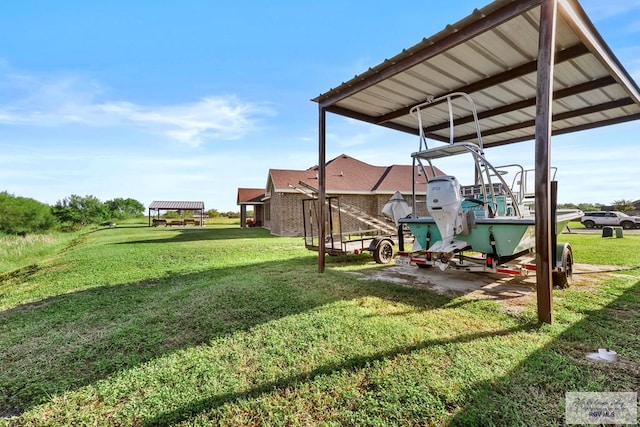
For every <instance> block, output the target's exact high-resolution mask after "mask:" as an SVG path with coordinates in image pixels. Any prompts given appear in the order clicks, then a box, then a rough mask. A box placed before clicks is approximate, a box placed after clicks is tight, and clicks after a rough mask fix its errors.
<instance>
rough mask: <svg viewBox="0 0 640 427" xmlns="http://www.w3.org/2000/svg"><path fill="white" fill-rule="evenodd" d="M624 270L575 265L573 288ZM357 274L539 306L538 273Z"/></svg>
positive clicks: (406, 269)
mask: <svg viewBox="0 0 640 427" xmlns="http://www.w3.org/2000/svg"><path fill="white" fill-rule="evenodd" d="M624 269H625V268H624V267H620V266H611V265H589V264H574V274H573V280H574V283H573V285H572V286H581V285H585V284H593V283H594V282H599V281H601V280H603V277H602V276H603V274H605V275H606V274H613V273H614V272H616V271H621V270H624ZM356 274H358V275H360V276H362V279H363V280H382V281H386V282H391V283H397V284H399V285H403V286H412V287H418V288H424V289H429V290H431V291H434V292H437V293H439V294H444V295H450V296H461V295H465V296H467V297H469V298H474V299H490V300H495V301H498V302H500V303H504V305H505V306H506V308H507V309H508V310H509V311H521V310H522V309H524V308H525V307H526V306H528V305H529V304H534V305H535V304H536V296H535V293H536V275H535V271H533V272H531V273H530V274H529V276H510V275H506V274H493V273H471V272H465V271H457V270H445V271H440V269H438V268H428V269H423V268H418V267H414V266H395V265H392V266H388V267H382V268H376V269H371V270H367V271H365V272H359V273H356Z"/></svg>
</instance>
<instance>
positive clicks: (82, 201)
mask: <svg viewBox="0 0 640 427" xmlns="http://www.w3.org/2000/svg"><path fill="white" fill-rule="evenodd" d="M52 211H53V214H54V215H55V216H56V217H57V218H58V220H60V222H61V223H64V224H67V225H70V226H72V227H77V226H85V225H89V224H99V223H100V222H102V221H104V220H105V219H106V216H107V210H106V208H105V205H104V203H102V202H101V201H100V199H98V198H97V197H95V196H91V195H87V196H84V197H81V196H78V195H76V194H72V195H71V196H69V197H65V198H64V199H62V200H58V201H57V202H56V204H55V206H54V207H53V209H52Z"/></svg>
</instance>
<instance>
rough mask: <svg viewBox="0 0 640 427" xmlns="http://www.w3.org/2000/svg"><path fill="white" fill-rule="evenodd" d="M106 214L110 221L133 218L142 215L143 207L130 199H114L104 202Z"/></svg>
mask: <svg viewBox="0 0 640 427" xmlns="http://www.w3.org/2000/svg"><path fill="white" fill-rule="evenodd" d="M104 205H105V208H106V210H107V214H108V215H109V216H110V217H111V218H112V219H127V218H135V217H137V216H140V215H144V205H143V204H142V203H140V202H139V201H137V200H135V199H131V198H127V199H123V198H120V197H118V198H115V199H113V200H107V201H106V202H104Z"/></svg>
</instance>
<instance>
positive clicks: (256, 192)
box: [236, 188, 264, 205]
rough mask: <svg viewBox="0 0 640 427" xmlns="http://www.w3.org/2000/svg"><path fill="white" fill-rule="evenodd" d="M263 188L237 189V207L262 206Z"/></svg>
mask: <svg viewBox="0 0 640 427" xmlns="http://www.w3.org/2000/svg"><path fill="white" fill-rule="evenodd" d="M262 199H264V188H238V198H237V201H236V204H237V205H255V204H262V203H263V202H262Z"/></svg>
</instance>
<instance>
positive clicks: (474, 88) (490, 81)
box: [375, 44, 589, 126]
mask: <svg viewBox="0 0 640 427" xmlns="http://www.w3.org/2000/svg"><path fill="white" fill-rule="evenodd" d="M588 53H589V50H588V49H587V48H586V47H585V46H584V45H583V44H577V45H574V46H571V47H569V48H567V49H565V50H563V51H561V52H558V53H557V54H556V59H555V63H556V64H560V63H562V62H565V61H569V60H571V59H575V58H577V57H579V56H582V55H586V54H588ZM537 68H538V62H537V61H531V62H527V63H526V64H522V65H520V66H518V67H514V68H512V69H510V70H507V71H504V72H502V73H499V74H496V75H494V76H490V77H488V78H486V79H482V80H478V81H477V82H473V83H471V84H468V85H466V86H462V87H459V88H455V89H454V90H451V91H447V93H448V92H464V93H468V94H472V93H474V92H479V91H481V90H484V89H488V88H490V87H492V86H495V85H499V84H501V83H505V82H508V81H510V80H514V79H517V78H519V77H522V76H526V75H527V74H531V73H535V72H536V69H537ZM431 95H434V97H439V96H441V95H444V94H431ZM425 101H427V100H426V99H425V100H423V102H425ZM442 102H445V101H444V100H443V101H440V103H442ZM417 104H420V102H418V103H417ZM437 104H438V103H434V104H433V105H437ZM534 104H535V98H534ZM411 108H413V105H412V106H409V107H405V108H401V109H399V110H396V111H392V112H390V113H387V114H385V115H383V116H380V117H379V118H378V120H377V122H375V123H376V124H381V123H383V122H386V121H389V120H393V119H397V118H398V117H402V116H405V115H407V114H409V111H410V110H411ZM447 126H448V122H447Z"/></svg>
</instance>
